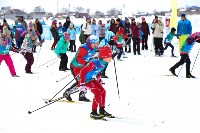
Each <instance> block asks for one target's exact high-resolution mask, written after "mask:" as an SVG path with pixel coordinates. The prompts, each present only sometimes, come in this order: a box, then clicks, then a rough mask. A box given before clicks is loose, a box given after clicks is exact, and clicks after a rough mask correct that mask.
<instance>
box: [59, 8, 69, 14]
mask: <svg viewBox="0 0 200 133" xmlns="http://www.w3.org/2000/svg"><path fill="white" fill-rule="evenodd" d="M69 12H70V10H69V9H67V8H65V7H63V8H62V9H61V13H64V14H68V13H69Z"/></svg>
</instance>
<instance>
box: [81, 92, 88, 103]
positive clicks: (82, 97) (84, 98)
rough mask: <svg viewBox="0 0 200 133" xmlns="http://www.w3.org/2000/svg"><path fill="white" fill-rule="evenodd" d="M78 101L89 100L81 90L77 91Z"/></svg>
mask: <svg viewBox="0 0 200 133" xmlns="http://www.w3.org/2000/svg"><path fill="white" fill-rule="evenodd" d="M79 101H84V102H90V99H87V98H86V97H85V92H83V91H81V92H80V93H79Z"/></svg>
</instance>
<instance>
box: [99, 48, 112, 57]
mask: <svg viewBox="0 0 200 133" xmlns="http://www.w3.org/2000/svg"><path fill="white" fill-rule="evenodd" d="M109 57H112V51H111V50H110V47H100V48H99V58H102V59H103V58H109Z"/></svg>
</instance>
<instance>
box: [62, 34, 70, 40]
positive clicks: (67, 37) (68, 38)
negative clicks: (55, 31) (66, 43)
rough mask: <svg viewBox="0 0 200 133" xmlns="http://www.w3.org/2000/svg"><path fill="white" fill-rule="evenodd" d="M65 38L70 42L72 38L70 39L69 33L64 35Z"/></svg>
mask: <svg viewBox="0 0 200 133" xmlns="http://www.w3.org/2000/svg"><path fill="white" fill-rule="evenodd" d="M63 37H64V39H65V40H70V37H69V35H68V34H67V32H64V33H63Z"/></svg>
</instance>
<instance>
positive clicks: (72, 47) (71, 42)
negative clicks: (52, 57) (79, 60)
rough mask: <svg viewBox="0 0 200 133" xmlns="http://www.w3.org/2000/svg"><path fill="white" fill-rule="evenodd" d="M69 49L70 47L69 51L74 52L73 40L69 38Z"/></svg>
mask: <svg viewBox="0 0 200 133" xmlns="http://www.w3.org/2000/svg"><path fill="white" fill-rule="evenodd" d="M69 49H70V51H71V52H76V44H75V40H70V45H69Z"/></svg>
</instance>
